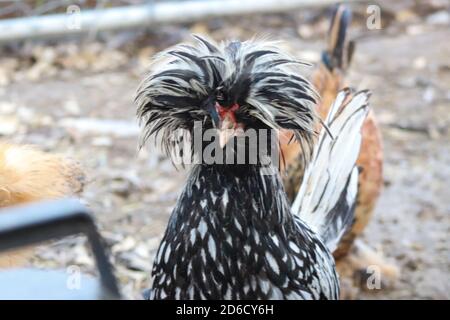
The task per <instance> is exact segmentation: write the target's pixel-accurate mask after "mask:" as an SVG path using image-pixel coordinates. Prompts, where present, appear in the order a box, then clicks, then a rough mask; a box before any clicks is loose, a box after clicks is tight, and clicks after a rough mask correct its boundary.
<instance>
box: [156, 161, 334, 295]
mask: <svg viewBox="0 0 450 320" xmlns="http://www.w3.org/2000/svg"><path fill="white" fill-rule="evenodd" d="M153 276H154V280H153V288H152V291H151V294H150V298H151V299H166V298H167V299H336V298H338V292H339V287H338V281H337V276H336V273H335V271H334V260H333V257H332V256H331V254H330V253H329V251H328V249H327V248H326V247H325V246H324V245H323V244H322V242H321V241H320V240H319V239H318V237H317V235H315V234H314V233H313V232H311V231H310V229H309V228H308V227H307V226H306V225H304V224H303V223H302V222H301V221H300V219H298V218H295V217H294V215H292V214H291V213H290V211H289V204H288V202H287V198H286V195H285V194H284V191H283V187H282V184H281V180H280V177H279V176H278V175H261V174H260V173H259V168H258V167H255V166H253V167H249V168H240V169H235V168H230V166H203V165H199V166H196V167H195V168H194V169H193V170H192V172H191V174H190V176H189V180H188V182H187V184H186V186H185V188H184V191H183V192H182V194H181V196H180V198H179V199H178V202H177V205H176V207H175V209H174V211H173V213H172V216H171V218H170V221H169V225H168V227H167V230H166V234H165V235H164V238H163V240H162V242H161V245H160V247H159V250H158V253H157V255H156V258H155V262H154V267H153Z"/></svg>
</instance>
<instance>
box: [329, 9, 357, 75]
mask: <svg viewBox="0 0 450 320" xmlns="http://www.w3.org/2000/svg"><path fill="white" fill-rule="evenodd" d="M351 21H352V12H351V11H350V9H349V8H348V7H346V6H344V5H342V4H341V5H338V6H336V7H335V9H334V11H333V15H332V19H331V24H330V30H329V31H328V49H327V50H326V51H324V52H323V53H322V62H323V63H324V64H325V65H326V66H327V68H328V69H329V70H330V71H332V70H333V69H335V68H338V69H340V70H345V69H347V67H348V65H349V64H350V61H351V58H352V56H353V51H354V47H355V43H354V42H353V41H348V40H347V29H348V27H349V26H350V23H351Z"/></svg>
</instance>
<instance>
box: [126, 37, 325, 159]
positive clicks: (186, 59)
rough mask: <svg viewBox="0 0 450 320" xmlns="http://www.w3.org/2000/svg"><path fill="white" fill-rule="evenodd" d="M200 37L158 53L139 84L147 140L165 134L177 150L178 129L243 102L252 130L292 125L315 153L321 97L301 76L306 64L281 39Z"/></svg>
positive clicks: (207, 121)
mask: <svg viewBox="0 0 450 320" xmlns="http://www.w3.org/2000/svg"><path fill="white" fill-rule="evenodd" d="M195 39H196V40H197V43H196V44H194V45H191V44H179V45H177V46H175V47H172V48H170V49H168V50H166V51H163V52H161V53H159V54H158V55H157V56H156V57H155V59H154V61H153V63H152V65H151V68H150V71H149V73H148V74H147V76H146V77H145V79H144V80H143V81H142V83H141V85H140V86H139V88H138V90H137V95H136V98H135V102H136V104H137V107H138V109H137V114H138V117H139V119H140V120H141V123H143V124H144V131H143V136H142V144H143V143H145V141H146V140H147V139H148V138H149V137H150V136H151V135H158V134H159V135H161V141H162V143H163V147H164V148H165V150H166V152H167V153H169V154H173V150H172V149H174V147H177V145H178V144H179V140H178V138H176V137H174V135H173V132H175V131H176V130H177V129H185V130H187V132H190V133H192V131H193V129H194V121H202V123H203V124H204V126H205V127H206V128H208V127H209V128H211V127H212V126H213V120H214V119H212V118H211V113H210V112H209V110H210V109H211V106H214V105H215V104H216V103H220V104H221V105H225V106H227V105H233V104H237V105H239V106H240V108H239V111H238V112H239V113H238V114H237V117H238V118H239V121H240V122H242V123H243V124H245V127H246V128H251V127H257V128H261V127H266V128H268V129H276V130H279V129H289V130H292V131H293V132H294V134H295V137H296V138H297V140H298V141H299V142H300V143H301V145H302V147H303V148H304V152H303V153H304V155H306V156H307V155H309V154H310V151H311V146H312V144H313V136H314V134H315V126H316V120H317V117H316V113H315V111H314V109H315V108H314V105H315V104H316V101H317V98H318V96H317V94H316V93H315V91H314V90H313V88H312V85H311V84H310V83H309V82H308V81H307V80H306V79H305V78H303V77H302V76H301V68H300V67H302V66H305V65H308V64H307V63H304V62H300V61H298V60H296V59H294V58H293V57H291V56H289V55H288V54H286V53H284V52H282V51H281V50H280V48H279V45H278V43H277V42H268V41H261V40H250V41H245V42H239V41H232V42H223V43H220V44H216V43H214V42H212V41H209V40H206V39H204V38H201V37H199V36H195ZM178 137H179V135H178ZM142 144H141V145H142Z"/></svg>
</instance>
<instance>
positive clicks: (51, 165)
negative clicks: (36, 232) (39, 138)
mask: <svg viewBox="0 0 450 320" xmlns="http://www.w3.org/2000/svg"><path fill="white" fill-rule="evenodd" d="M83 184H84V173H83V171H82V169H81V167H80V165H79V164H78V163H76V162H75V161H72V160H69V159H66V158H64V157H62V156H58V155H53V154H48V153H44V152H42V151H39V150H38V149H36V148H35V147H32V146H18V145H13V144H9V143H6V142H0V207H7V206H13V205H18V204H23V203H28V202H33V201H39V200H46V199H53V198H60V197H65V196H72V195H75V194H78V193H80V192H81V191H82V188H83ZM29 255H30V251H29V250H19V251H15V252H12V253H8V254H2V255H1V256H0V268H5V267H13V266H19V265H22V264H23V263H24V262H25V261H26V260H27V258H28V257H29Z"/></svg>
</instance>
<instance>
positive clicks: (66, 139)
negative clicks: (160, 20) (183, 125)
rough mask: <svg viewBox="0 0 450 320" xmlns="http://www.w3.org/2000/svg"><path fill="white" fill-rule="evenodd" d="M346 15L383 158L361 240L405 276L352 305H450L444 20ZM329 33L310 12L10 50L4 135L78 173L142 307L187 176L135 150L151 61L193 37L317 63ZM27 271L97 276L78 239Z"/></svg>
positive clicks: (357, 76)
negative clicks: (265, 37)
mask: <svg viewBox="0 0 450 320" xmlns="http://www.w3.org/2000/svg"><path fill="white" fill-rule="evenodd" d="M407 3H408V2H407ZM390 10H394V9H390ZM395 10H397V9H395ZM355 11H356V15H355V23H354V26H352V31H351V36H352V37H353V38H355V39H356V42H357V47H356V53H355V56H354V61H353V63H352V66H351V68H350V69H351V70H350V72H349V74H348V79H349V83H350V84H351V85H353V86H355V87H357V88H359V89H363V88H364V89H365V88H369V89H370V90H371V91H372V92H373V95H372V100H371V105H372V108H373V110H374V112H375V113H376V116H377V118H378V120H379V123H380V126H381V130H382V134H383V140H384V147H385V153H384V155H385V159H384V163H385V176H384V180H385V181H384V182H385V183H384V184H385V186H384V190H383V193H382V195H381V198H380V200H379V203H378V206H377V208H376V212H375V215H374V219H373V220H372V221H371V223H370V225H369V227H368V228H367V229H366V231H365V233H364V242H365V243H367V244H368V245H370V246H371V247H373V248H375V249H376V250H378V251H379V252H382V253H383V254H384V255H385V256H386V257H387V258H388V260H389V261H390V262H392V263H394V264H396V265H397V266H398V267H399V269H400V272H401V275H400V277H399V279H398V281H396V282H395V283H394V284H393V285H392V286H391V287H389V288H384V289H382V290H372V291H360V292H359V293H358V294H357V296H356V298H359V299H409V298H413V299H449V298H450V279H449V272H450V249H449V248H450V245H449V244H450V243H449V242H450V241H449V234H450V230H449V228H450V197H449V189H450V184H449V181H450V168H449V166H450V143H449V142H450V130H449V125H450V59H449V57H450V42H449V36H450V31H449V30H450V28H449V26H450V23H449V21H448V19H447V20H445V19H443V18H442V17H441V19H440V20H439V18H436V17H435V18H434V20H433V18H430V17H432V16H433V14H435V13H436V12H437V13H439V12H444V13H445V12H447V13H448V8H447V9H446V10H443V11H442V10H440V9H439V10H438V9H436V10H435V11H433V12H424V13H422V12H419V13H418V12H416V11H414V10H413V8H412V7H410V6H408V5H405V6H404V7H402V8H401V10H400V11H399V10H397V11H396V15H395V17H392V11H386V12H387V13H386V20H389V19H390V22H389V23H387V22H386V23H385V25H384V26H383V28H382V29H381V30H373V31H371V30H367V28H365V27H364V23H363V21H364V11H361V10H359V8H356V9H355ZM389 12H391V13H389ZM388 13H389V14H388ZM444 13H442V14H441V16H444V15H445V14H444ZM382 14H383V11H382ZM326 28H327V20H326V18H324V17H323V12H319V11H317V10H310V11H304V12H301V13H292V14H289V15H268V16H264V17H240V18H229V19H214V20H211V21H207V22H202V23H196V24H192V25H183V26H170V27H169V26H166V27H161V28H158V29H157V30H155V29H153V30H151V31H150V30H147V31H143V30H141V31H139V32H122V33H120V34H114V35H107V36H102V35H100V36H99V37H98V39H99V40H98V41H87V40H85V39H82V40H74V41H64V42H62V43H58V44H56V45H53V44H49V43H37V44H36V43H34V44H31V43H27V44H24V45H21V46H17V47H15V46H11V47H9V48H6V49H3V57H1V58H0V136H3V138H5V139H8V140H11V141H14V142H20V143H31V144H36V145H39V146H41V147H42V148H43V149H45V150H48V151H52V152H60V153H63V154H66V155H69V156H71V157H73V158H76V159H78V160H79V161H80V162H81V163H82V164H83V165H84V167H85V168H86V170H87V172H88V180H89V183H88V184H87V186H86V189H85V191H84V193H83V196H82V201H83V202H84V203H86V204H87V205H88V206H89V207H90V208H91V209H92V211H93V212H94V213H95V216H96V218H97V220H98V223H99V226H100V230H101V233H102V235H103V236H104V237H105V239H106V241H107V243H108V244H109V245H110V248H111V254H112V260H113V263H114V265H115V267H116V274H117V276H118V278H119V280H120V284H121V290H122V293H123V294H124V296H125V297H127V298H140V292H141V290H142V289H143V288H146V287H148V285H149V284H150V277H149V275H150V270H151V265H152V259H153V256H154V254H155V250H156V249H157V246H158V244H159V239H160V238H161V237H162V233H163V230H164V229H165V226H166V222H167V220H168V217H169V214H170V212H171V208H172V207H173V205H174V203H175V201H176V198H177V195H178V193H179V191H180V189H181V187H182V185H183V181H184V178H185V175H186V172H184V171H176V170H175V169H174V168H173V167H172V165H171V163H170V161H168V160H167V159H166V158H165V157H164V156H162V155H161V154H160V153H159V152H158V151H157V150H156V149H155V148H154V146H152V145H149V146H147V147H146V148H144V149H143V150H141V151H140V152H138V136H139V128H138V125H137V121H136V120H135V106H134V105H133V101H132V100H133V95H134V92H135V90H136V88H137V86H138V84H139V81H140V79H141V77H142V74H143V72H144V71H145V68H146V66H147V65H148V62H149V61H150V58H151V55H152V54H153V53H155V52H157V51H158V50H160V49H162V48H165V47H167V46H168V45H171V44H174V43H177V42H178V41H180V40H187V39H189V34H190V33H193V32H194V33H201V34H209V35H210V36H212V37H213V38H214V39H216V40H220V39H226V38H234V37H238V38H240V39H245V38H247V37H249V36H250V35H252V34H254V33H261V32H264V33H267V34H270V35H271V37H272V38H275V39H282V40H285V41H286V46H287V47H288V48H289V49H290V50H291V51H292V52H293V53H294V54H296V55H297V56H299V57H300V58H303V59H306V60H310V61H313V62H315V61H317V60H318V58H319V56H320V50H321V49H322V48H323V47H324V38H325V33H326ZM31 264H33V265H34V266H38V267H62V266H67V265H71V264H76V265H79V266H81V267H82V268H83V270H85V271H86V272H93V269H94V267H93V262H92V259H91V257H90V254H89V253H88V251H87V250H86V248H85V240H84V239H83V238H80V237H75V238H70V239H65V240H62V241H58V242H56V243H53V244H51V245H47V246H42V247H39V248H38V249H37V250H36V255H35V257H34V258H33V260H32V262H31Z"/></svg>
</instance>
